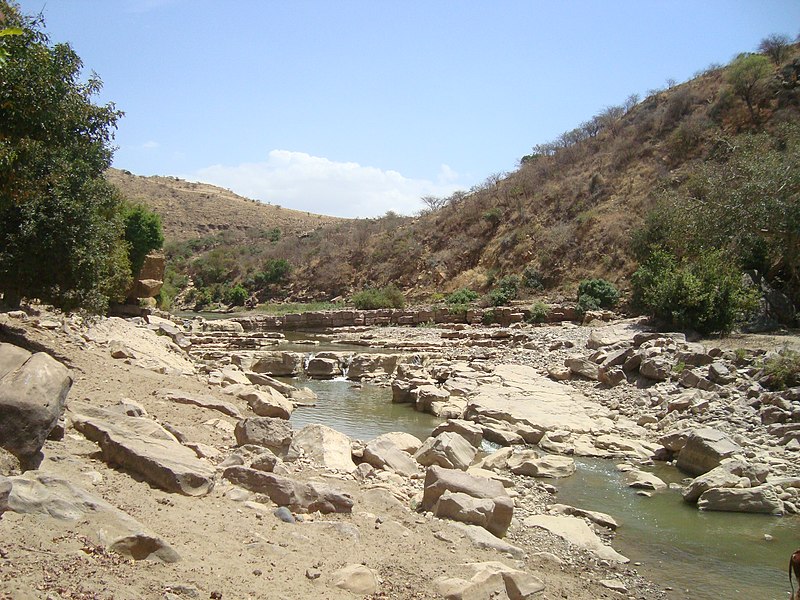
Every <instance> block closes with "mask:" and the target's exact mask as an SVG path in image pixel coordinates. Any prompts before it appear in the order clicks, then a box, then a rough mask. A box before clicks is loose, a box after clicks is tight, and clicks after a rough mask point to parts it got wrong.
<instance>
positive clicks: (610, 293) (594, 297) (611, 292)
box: [578, 279, 619, 312]
mask: <svg viewBox="0 0 800 600" xmlns="http://www.w3.org/2000/svg"><path fill="white" fill-rule="evenodd" d="M618 301H619V291H617V288H616V287H615V286H614V284H613V283H611V282H610V281H606V280H605V279H584V280H583V281H581V282H580V283H579V284H578V309H579V310H581V311H583V312H586V311H589V310H599V309H601V308H613V307H614V306H616V305H617V302H618Z"/></svg>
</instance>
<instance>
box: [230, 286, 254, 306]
mask: <svg viewBox="0 0 800 600" xmlns="http://www.w3.org/2000/svg"><path fill="white" fill-rule="evenodd" d="M248 296H249V294H248V293H247V290H246V289H244V287H242V285H241V284H239V283H237V284H236V285H235V286H233V287H230V288H228V289H226V290H225V292H224V300H225V304H230V305H231V306H244V303H245V302H246V301H247V298H248Z"/></svg>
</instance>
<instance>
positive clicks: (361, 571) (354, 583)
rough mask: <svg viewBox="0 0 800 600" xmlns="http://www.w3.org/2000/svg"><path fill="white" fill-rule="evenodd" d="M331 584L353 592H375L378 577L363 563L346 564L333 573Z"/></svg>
mask: <svg viewBox="0 0 800 600" xmlns="http://www.w3.org/2000/svg"><path fill="white" fill-rule="evenodd" d="M333 585H334V586H335V587H338V588H341V589H343V590H347V591H348V592H352V593H354V594H359V595H367V594H375V593H376V592H377V591H378V577H377V575H376V574H375V571H373V570H372V569H370V568H368V567H365V566H364V565H347V566H346V567H343V568H341V569H339V570H338V571H335V572H334V573H333Z"/></svg>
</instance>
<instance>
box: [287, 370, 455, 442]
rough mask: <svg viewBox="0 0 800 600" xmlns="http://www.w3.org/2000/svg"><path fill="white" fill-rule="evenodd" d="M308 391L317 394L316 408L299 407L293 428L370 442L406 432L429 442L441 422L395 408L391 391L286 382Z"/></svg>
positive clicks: (360, 385) (400, 406) (344, 383)
mask: <svg viewBox="0 0 800 600" xmlns="http://www.w3.org/2000/svg"><path fill="white" fill-rule="evenodd" d="M285 381H287V383H291V384H292V385H295V386H302V387H308V388H310V389H312V390H313V391H314V393H316V394H317V397H318V398H317V402H316V406H313V407H298V408H296V409H295V411H294V412H293V413H292V418H291V419H290V422H291V423H292V427H294V428H295V429H299V428H300V427H302V426H303V425H307V424H309V423H321V424H323V425H327V426H328V427H332V428H333V429H336V430H337V431H341V432H342V433H344V434H347V435H348V436H350V437H351V438H354V439H359V440H364V441H367V440H371V439H372V438H374V437H376V436H379V435H381V434H383V433H389V432H390V431H405V432H407V433H410V434H412V435H415V436H417V437H418V438H420V439H421V440H424V439H425V438H427V437H428V436H429V435H430V434H431V431H432V430H433V428H434V427H436V426H437V425H438V424H439V423H441V422H442V421H441V419H439V418H437V417H434V416H432V415H429V414H427V413H421V412H417V411H416V410H414V408H413V407H412V405H410V404H393V403H392V390H391V388H388V387H381V386H376V385H371V384H369V383H356V382H353V381H346V380H344V379H332V380H326V381H320V380H315V379H291V380H285Z"/></svg>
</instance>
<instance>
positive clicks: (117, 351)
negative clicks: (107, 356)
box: [108, 340, 136, 359]
mask: <svg viewBox="0 0 800 600" xmlns="http://www.w3.org/2000/svg"><path fill="white" fill-rule="evenodd" d="M108 351H109V352H110V353H111V357H112V358H119V359H125V358H136V352H134V351H133V350H132V349H131V348H129V347H128V345H127V344H126V343H125V342H123V341H121V340H111V341H110V342H108Z"/></svg>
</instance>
